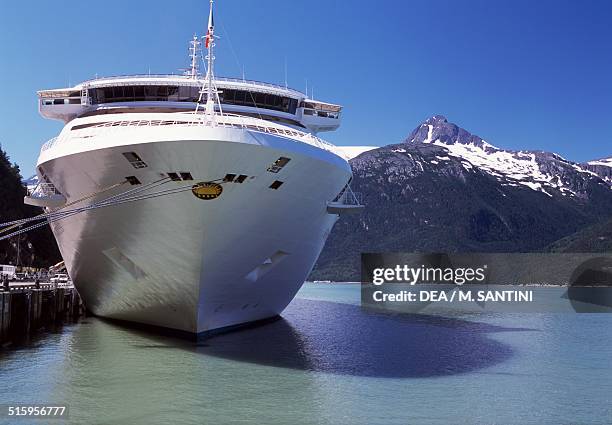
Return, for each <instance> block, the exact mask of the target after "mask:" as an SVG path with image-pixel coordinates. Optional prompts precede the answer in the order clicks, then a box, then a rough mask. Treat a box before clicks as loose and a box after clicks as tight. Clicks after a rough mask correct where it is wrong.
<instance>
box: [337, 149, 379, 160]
mask: <svg viewBox="0 0 612 425" xmlns="http://www.w3.org/2000/svg"><path fill="white" fill-rule="evenodd" d="M378 147H379V146H336V150H337V151H338V152H339V154H340V155H342V156H343V157H344V158H346V159H347V160H349V159H353V158H355V157H356V156H359V155H361V154H362V153H364V152H367V151H371V150H372V149H376V148H378Z"/></svg>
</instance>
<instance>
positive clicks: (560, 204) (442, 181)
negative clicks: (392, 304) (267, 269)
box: [311, 116, 612, 280]
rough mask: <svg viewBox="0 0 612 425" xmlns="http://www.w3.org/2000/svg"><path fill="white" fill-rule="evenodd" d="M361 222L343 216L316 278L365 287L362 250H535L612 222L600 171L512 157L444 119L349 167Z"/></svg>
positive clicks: (547, 158)
mask: <svg viewBox="0 0 612 425" xmlns="http://www.w3.org/2000/svg"><path fill="white" fill-rule="evenodd" d="M350 163H351V166H352V169H353V182H352V183H351V186H352V188H353V190H354V191H355V192H360V193H361V194H362V196H363V200H364V204H365V210H364V211H363V213H362V214H355V215H349V216H342V217H341V218H340V220H339V222H338V223H337V224H336V226H335V227H334V230H333V231H332V234H331V235H330V237H329V239H328V242H327V244H326V246H325V249H324V250H323V252H322V254H321V256H320V258H319V261H318V262H317V265H316V268H315V270H314V271H313V273H312V275H311V278H312V279H316V280H327V279H330V280H359V257H360V253H361V252H392V251H420V252H530V251H540V250H544V249H546V247H548V246H549V245H550V244H552V243H554V242H555V241H557V240H559V239H561V238H563V237H566V236H568V235H571V234H574V233H575V232H577V231H579V230H580V229H583V228H586V227H587V226H590V225H593V224H595V223H598V222H600V221H602V220H607V219H609V218H610V216H611V215H612V189H611V186H610V184H609V183H607V182H605V181H604V180H603V179H602V178H601V177H600V176H598V175H597V174H596V171H594V170H592V169H588V168H587V167H586V166H585V165H581V164H578V163H575V162H572V161H568V160H566V159H564V158H562V157H561V156H559V155H557V154H555V153H551V152H542V151H511V150H506V149H500V148H498V147H495V146H494V145H492V144H490V143H488V142H486V141H484V140H483V139H482V138H481V137H478V136H476V135H474V134H472V133H470V132H468V131H466V130H464V129H462V128H460V127H458V126H457V125H455V124H452V123H449V122H448V121H447V120H446V118H444V117H442V116H434V117H431V118H429V119H428V120H426V121H425V122H423V123H422V124H420V125H419V126H418V127H417V128H416V129H415V130H414V131H413V132H412V133H411V134H410V135H409V136H408V137H407V138H406V139H405V141H404V142H402V143H397V144H393V145H388V146H383V147H380V148H376V149H372V150H368V151H365V152H363V153H361V154H360V155H358V156H357V157H355V158H353V159H351V160H350Z"/></svg>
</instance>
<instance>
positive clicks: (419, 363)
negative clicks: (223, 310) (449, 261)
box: [0, 284, 612, 424]
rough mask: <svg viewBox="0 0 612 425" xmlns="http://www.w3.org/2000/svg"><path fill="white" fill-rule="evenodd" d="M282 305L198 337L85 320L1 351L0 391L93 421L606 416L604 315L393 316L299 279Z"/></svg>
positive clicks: (611, 329) (341, 290)
mask: <svg viewBox="0 0 612 425" xmlns="http://www.w3.org/2000/svg"><path fill="white" fill-rule="evenodd" d="M283 316H284V319H282V320H280V321H277V322H274V323H272V324H268V325H265V326H261V327H258V328H254V329H249V330H244V331H239V332H234V333H230V334H226V335H222V336H218V337H215V338H212V339H209V340H207V341H205V342H200V343H198V344H196V343H190V342H186V341H182V340H179V339H175V338H171V337H163V336H156V335H154V334H150V333H145V332H142V331H135V330H131V329H126V328H123V327H120V326H117V325H115V324H110V323H107V322H104V321H101V320H98V319H94V318H88V319H86V320H85V321H84V322H82V323H80V324H76V325H71V326H66V327H64V328H63V329H62V331H61V332H59V333H55V334H47V335H44V336H42V337H39V338H37V339H36V340H34V341H32V342H31V343H30V344H29V345H27V346H25V347H21V348H19V349H8V350H7V349H5V350H4V351H1V352H0V395H2V401H1V402H0V403H11V402H21V403H24V402H32V403H41V402H45V403H62V404H67V405H68V406H69V408H70V422H71V423H88V424H89V423H91V424H94V423H101V424H102V423H126V424H128V423H129V424H150V423H210V424H223V423H247V422H253V423H258V424H264V423H265V424H290V423H296V424H301V423H305V424H306V423H308V424H309V423H312V424H327V423H331V424H385V423H389V424H406V423H423V424H428V423H432V424H437V423H486V424H490V423H499V424H506V423H520V424H525V423H533V424H544V423H550V424H609V423H612V315H609V314H581V315H578V314H522V315H521V314H514V315H510V314H504V315H493V314H490V315H488V316H484V315H472V316H464V317H454V318H441V317H432V316H423V315H417V316H406V315H404V316H394V315H385V314H375V313H368V312H365V311H363V310H361V308H360V307H359V286H358V285H313V284H307V285H305V286H304V288H303V289H302V290H301V291H300V294H299V296H298V298H297V299H296V300H294V302H293V303H292V304H291V305H290V307H289V308H288V309H287V310H286V312H285V313H284V314H283ZM0 421H1V419H0ZM16 423H18V424H19V423H26V422H25V421H23V420H20V421H18V422H16ZM34 423H38V424H40V423H41V422H40V421H36V422H34ZM57 423H65V422H60V421H58V422H57Z"/></svg>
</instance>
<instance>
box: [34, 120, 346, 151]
mask: <svg viewBox="0 0 612 425" xmlns="http://www.w3.org/2000/svg"><path fill="white" fill-rule="evenodd" d="M177 115H178V114H177ZM180 116H181V117H182V118H183V119H175V120H125V121H110V122H105V123H100V124H96V125H92V126H91V127H86V128H84V129H81V130H77V131H79V132H81V131H83V132H86V131H87V130H93V129H96V130H95V131H96V134H100V133H99V129H101V128H105V129H109V130H112V129H113V128H119V127H120V128H125V127H158V126H168V125H187V126H208V127H224V128H239V129H245V130H251V131H257V132H260V133H267V134H274V135H278V136H283V137H288V138H292V139H297V140H299V141H301V142H304V143H307V144H309V145H313V146H316V147H318V148H320V149H324V150H327V151H330V152H333V153H336V146H334V145H333V144H331V143H329V142H326V141H325V140H322V139H320V138H319V137H317V136H315V135H313V134H310V133H306V132H303V131H300V130H296V129H292V128H289V127H284V126H278V125H274V124H271V123H268V122H267V121H264V120H261V119H257V118H253V117H244V116H243V115H237V114H230V113H223V114H217V115H215V116H214V119H212V120H211V119H208V118H207V117H205V116H204V117H200V116H197V115H194V114H193V113H181V114H180ZM195 117H197V118H196V119H194V118H195ZM85 137H90V136H85ZM52 140H53V139H52ZM49 142H51V141H49ZM49 142H47V143H45V145H43V150H46V149H48V148H50V147H51V146H52V145H53V144H54V143H56V141H53V142H52V143H49ZM47 144H49V145H47Z"/></svg>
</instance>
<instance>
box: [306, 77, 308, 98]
mask: <svg viewBox="0 0 612 425" xmlns="http://www.w3.org/2000/svg"><path fill="white" fill-rule="evenodd" d="M306 97H308V78H306Z"/></svg>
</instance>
